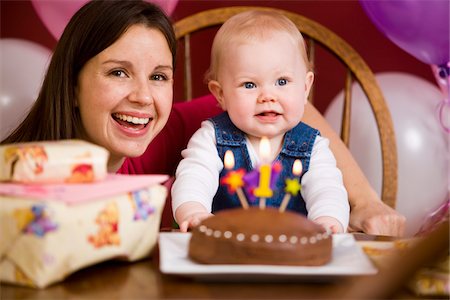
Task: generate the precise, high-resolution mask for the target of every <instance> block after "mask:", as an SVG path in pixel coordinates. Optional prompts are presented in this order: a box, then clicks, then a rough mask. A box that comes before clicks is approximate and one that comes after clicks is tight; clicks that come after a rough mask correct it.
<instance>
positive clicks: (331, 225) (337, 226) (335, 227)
mask: <svg viewBox="0 0 450 300" xmlns="http://www.w3.org/2000/svg"><path fill="white" fill-rule="evenodd" d="M313 221H314V222H316V223H317V224H320V225H322V226H323V227H325V229H328V230H330V231H331V232H332V233H343V232H344V228H343V227H342V224H341V222H339V221H338V220H337V219H336V218H333V217H327V216H323V217H318V218H316V219H314V220H313Z"/></svg>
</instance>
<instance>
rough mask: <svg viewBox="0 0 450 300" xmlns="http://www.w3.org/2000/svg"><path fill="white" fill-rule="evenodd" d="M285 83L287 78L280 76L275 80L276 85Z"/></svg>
mask: <svg viewBox="0 0 450 300" xmlns="http://www.w3.org/2000/svg"><path fill="white" fill-rule="evenodd" d="M286 84H287V80H286V79H284V78H280V79H278V80H277V85H286Z"/></svg>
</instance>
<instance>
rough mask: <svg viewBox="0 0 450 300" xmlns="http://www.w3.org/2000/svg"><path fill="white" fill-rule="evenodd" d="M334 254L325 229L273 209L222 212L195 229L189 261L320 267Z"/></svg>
mask: <svg viewBox="0 0 450 300" xmlns="http://www.w3.org/2000/svg"><path fill="white" fill-rule="evenodd" d="M331 250H332V237H331V234H330V233H329V232H327V231H326V230H325V229H324V228H323V227H322V226H320V225H318V224H316V223H314V222H312V221H310V220H308V219H307V218H306V217H305V216H303V215H300V214H297V213H294V212H289V211H286V212H279V211H278V209H276V208H271V207H268V208H266V209H259V208H257V207H251V208H249V209H242V208H238V209H229V210H224V211H220V212H218V213H217V214H216V215H215V216H213V217H211V218H208V219H206V220H204V221H203V222H202V223H201V224H200V225H199V226H197V227H196V228H194V230H193V231H192V237H191V240H190V243H189V257H190V258H191V259H192V260H194V261H196V262H199V263H204V264H263V265H296V266H318V265H323V264H326V263H327V262H328V261H330V259H331Z"/></svg>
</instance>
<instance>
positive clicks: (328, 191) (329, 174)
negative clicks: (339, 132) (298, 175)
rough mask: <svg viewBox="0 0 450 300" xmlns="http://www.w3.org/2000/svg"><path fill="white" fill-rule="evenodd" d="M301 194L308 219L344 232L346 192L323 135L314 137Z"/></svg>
mask: <svg viewBox="0 0 450 300" xmlns="http://www.w3.org/2000/svg"><path fill="white" fill-rule="evenodd" d="M301 193H302V196H303V199H305V202H306V209H307V211H308V219H311V220H313V221H315V222H317V223H319V224H321V225H324V226H325V227H326V228H329V229H330V230H331V231H332V232H334V233H341V232H346V230H347V226H348V222H349V214H350V206H349V203H348V198H347V191H346V190H345V187H344V183H343V180H342V174H341V172H340V170H339V169H338V168H337V167H336V160H335V159H334V156H333V153H332V152H331V150H330V149H329V147H328V139H326V138H323V137H320V136H318V137H317V138H316V141H315V143H314V147H313V151H312V153H311V160H310V164H309V169H308V171H307V172H306V173H305V174H304V175H303V177H302V191H301Z"/></svg>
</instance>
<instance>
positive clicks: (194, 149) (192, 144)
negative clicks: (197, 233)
mask: <svg viewBox="0 0 450 300" xmlns="http://www.w3.org/2000/svg"><path fill="white" fill-rule="evenodd" d="M181 154H182V156H183V159H182V160H181V162H180V164H179V165H178V168H177V170H176V174H175V181H174V183H173V185H172V210H173V213H174V218H175V221H176V222H177V223H178V224H179V225H180V229H181V231H183V232H186V231H187V230H188V228H190V227H194V226H195V225H197V224H198V223H199V222H200V221H201V220H203V219H205V218H207V217H209V216H211V208H212V201H213V198H214V195H215V194H216V192H217V188H218V186H219V173H220V171H221V170H222V169H223V163H222V160H221V159H220V157H219V156H218V153H217V148H216V146H215V133H214V128H213V126H212V124H211V122H209V121H205V122H203V123H202V127H201V128H200V129H199V130H197V132H195V133H194V135H193V136H192V138H191V139H190V140H189V143H188V146H187V149H185V150H183V151H182V153H181Z"/></svg>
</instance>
